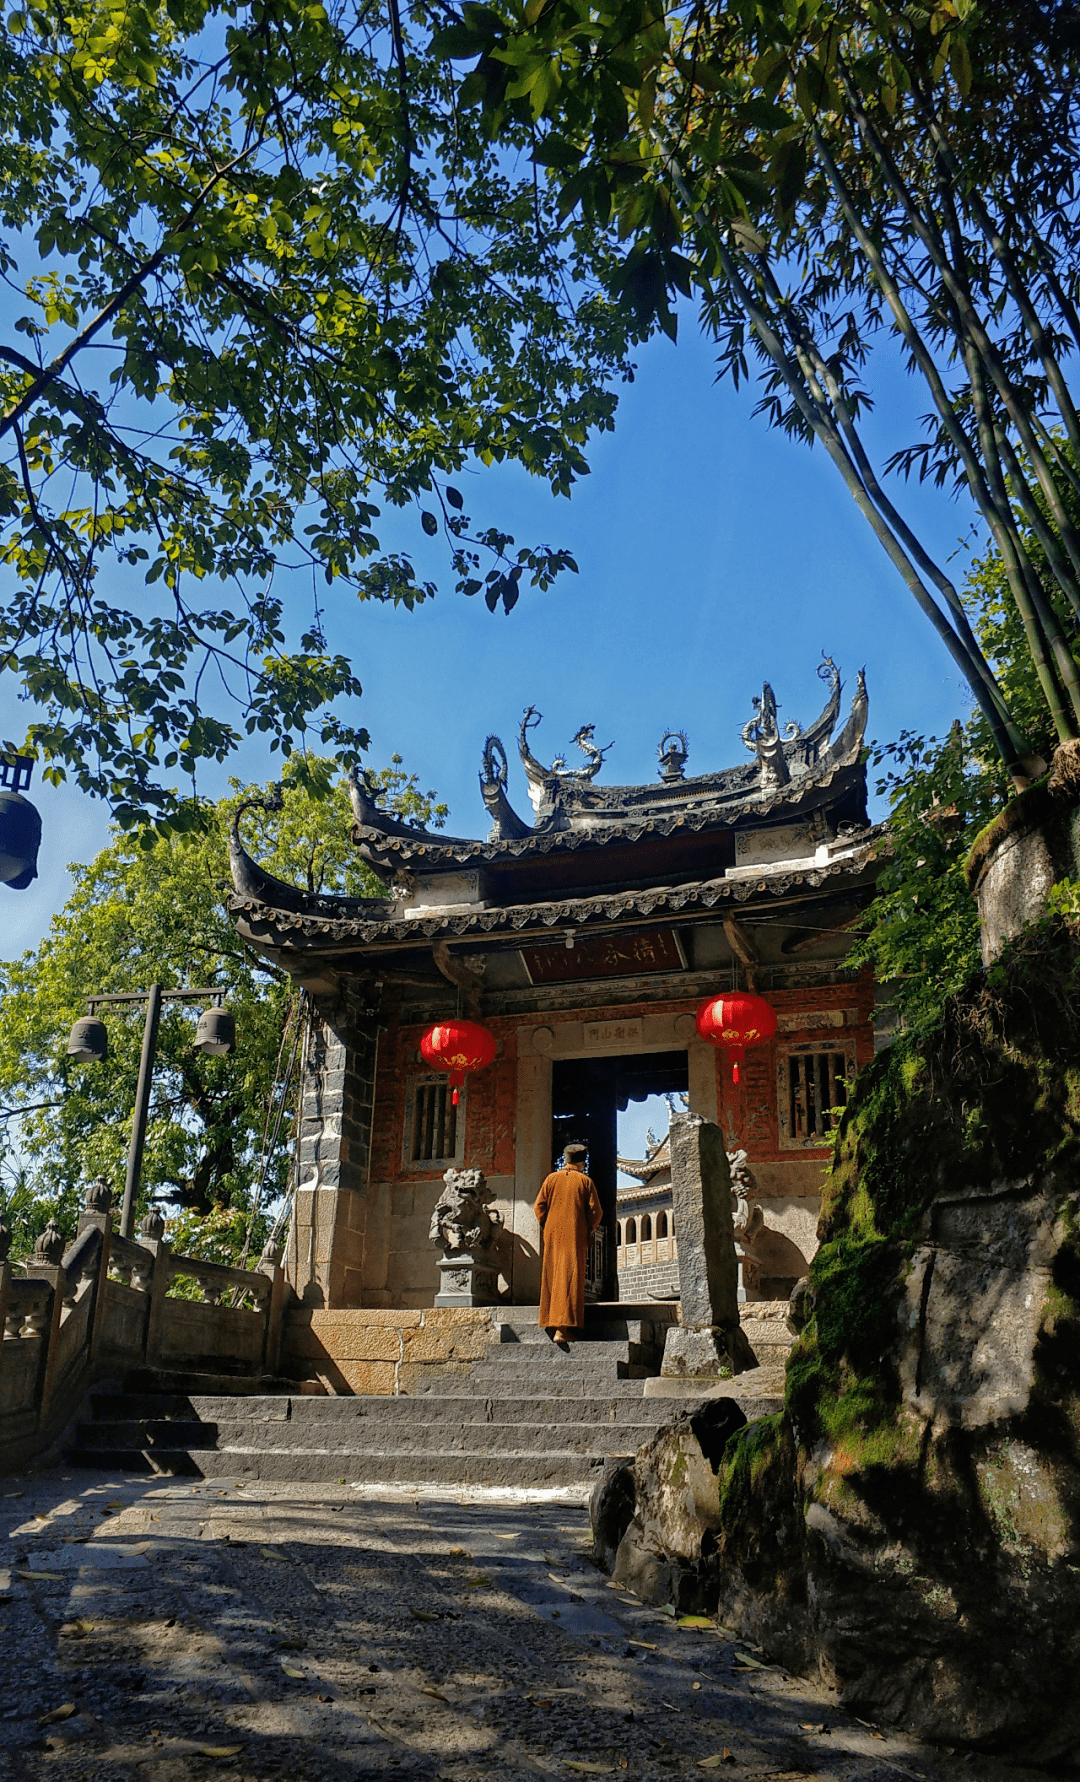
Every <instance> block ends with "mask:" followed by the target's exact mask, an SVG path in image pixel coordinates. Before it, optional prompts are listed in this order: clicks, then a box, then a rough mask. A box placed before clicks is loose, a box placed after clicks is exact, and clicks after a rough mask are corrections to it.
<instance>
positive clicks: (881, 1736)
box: [870, 1732, 885, 1739]
mask: <svg viewBox="0 0 1080 1782" xmlns="http://www.w3.org/2000/svg"><path fill="white" fill-rule="evenodd" d="M870 1737H871V1738H872V1739H884V1737H885V1734H884V1733H879V1732H872V1733H871V1734H870Z"/></svg>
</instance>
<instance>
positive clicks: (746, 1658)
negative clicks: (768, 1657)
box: [735, 1652, 769, 1671]
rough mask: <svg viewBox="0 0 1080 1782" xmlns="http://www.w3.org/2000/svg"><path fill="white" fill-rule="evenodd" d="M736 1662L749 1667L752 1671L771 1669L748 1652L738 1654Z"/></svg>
mask: <svg viewBox="0 0 1080 1782" xmlns="http://www.w3.org/2000/svg"><path fill="white" fill-rule="evenodd" d="M735 1662H736V1664H745V1665H748V1666H749V1668H750V1669H751V1670H752V1671H767V1670H768V1668H769V1667H768V1665H767V1664H762V1662H761V1660H760V1658H751V1657H750V1654H749V1653H748V1652H736V1654H735Z"/></svg>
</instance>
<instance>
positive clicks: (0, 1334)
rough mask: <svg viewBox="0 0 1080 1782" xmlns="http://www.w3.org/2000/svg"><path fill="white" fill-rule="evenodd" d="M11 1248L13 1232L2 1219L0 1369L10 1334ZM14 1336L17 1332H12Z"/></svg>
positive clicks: (0, 1249) (0, 1227)
mask: <svg viewBox="0 0 1080 1782" xmlns="http://www.w3.org/2000/svg"><path fill="white" fill-rule="evenodd" d="M10 1249H11V1232H10V1231H9V1229H8V1227H7V1226H6V1225H5V1224H4V1221H3V1220H2V1219H0V1370H2V1368H3V1365H4V1359H3V1356H4V1338H5V1337H6V1336H7V1334H8V1327H7V1325H8V1299H9V1297H10V1293H9V1290H10V1287H11V1264H10V1262H9V1261H8V1251H9V1250H10ZM11 1334H12V1335H13V1336H14V1335H15V1332H14V1331H12V1333H11Z"/></svg>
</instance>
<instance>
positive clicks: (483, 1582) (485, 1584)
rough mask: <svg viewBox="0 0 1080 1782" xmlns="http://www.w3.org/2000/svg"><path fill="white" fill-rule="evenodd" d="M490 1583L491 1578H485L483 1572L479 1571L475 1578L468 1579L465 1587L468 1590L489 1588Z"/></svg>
mask: <svg viewBox="0 0 1080 1782" xmlns="http://www.w3.org/2000/svg"><path fill="white" fill-rule="evenodd" d="M490 1584H491V1579H490V1578H485V1577H484V1575H483V1573H482V1572H478V1573H477V1575H476V1577H475V1578H469V1579H468V1581H467V1582H466V1585H465V1588H466V1590H487V1589H488V1588H489V1587H490Z"/></svg>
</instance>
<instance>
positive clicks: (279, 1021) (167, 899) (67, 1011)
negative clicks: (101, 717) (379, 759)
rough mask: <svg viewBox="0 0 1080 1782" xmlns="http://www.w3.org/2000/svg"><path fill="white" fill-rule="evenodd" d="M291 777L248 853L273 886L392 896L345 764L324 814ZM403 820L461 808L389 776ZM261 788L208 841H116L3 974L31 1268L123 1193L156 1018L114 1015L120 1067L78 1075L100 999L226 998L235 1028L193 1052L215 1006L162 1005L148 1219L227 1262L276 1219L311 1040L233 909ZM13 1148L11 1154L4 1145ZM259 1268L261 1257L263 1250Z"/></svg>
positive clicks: (19, 1227)
mask: <svg viewBox="0 0 1080 1782" xmlns="http://www.w3.org/2000/svg"><path fill="white" fill-rule="evenodd" d="M295 762H296V758H294V762H291V763H289V764H287V766H286V770H285V781H284V786H283V798H282V806H281V809H280V810H262V809H258V808H256V809H253V810H252V811H250V812H249V813H248V814H247V815H246V816H245V818H244V820H243V821H244V837H245V844H246V845H247V846H248V847H249V848H250V850H251V851H252V852H253V853H254V854H256V855H258V857H259V858H260V860H261V861H262V862H263V864H264V865H265V866H266V867H267V869H268V870H269V871H272V872H274V873H276V874H278V875H279V876H281V877H282V878H285V879H287V880H289V881H290V882H294V883H307V884H308V885H309V886H311V887H312V888H313V889H316V890H325V891H335V892H343V893H345V894H347V895H351V896H367V897H378V896H383V895H385V888H384V887H383V886H382V885H381V883H380V882H379V881H378V880H376V878H375V876H374V874H373V873H371V871H370V869H369V868H368V867H366V866H365V865H364V863H363V862H362V861H360V860H359V859H358V857H357V855H356V853H355V850H354V849H353V848H352V846H351V843H350V839H349V837H350V830H351V825H352V813H351V810H350V807H349V802H348V797H347V793H346V790H345V788H344V786H343V785H342V784H340V783H337V784H334V783H333V776H332V771H331V764H330V763H329V762H320V763H316V764H314V768H313V769H312V768H311V764H309V769H310V770H311V771H312V772H313V773H314V775H315V777H316V778H317V779H319V780H320V781H321V784H320V786H319V787H318V790H319V792H321V793H322V794H323V795H322V796H318V797H316V796H313V795H312V794H311V793H310V792H309V791H308V789H307V786H306V784H304V783H301V781H300V776H299V775H298V774H297V772H296V766H295ZM373 777H374V778H375V780H376V782H377V783H378V784H380V785H381V786H382V787H383V788H384V798H385V802H386V804H387V806H388V808H390V809H391V810H393V811H395V812H396V813H397V814H398V815H400V816H403V817H405V818H406V819H407V820H410V821H418V822H424V823H431V824H433V825H434V826H435V827H438V826H440V825H441V823H442V822H443V820H444V817H445V811H446V807H445V806H444V805H440V804H436V803H435V794H434V793H430V792H429V793H424V792H422V790H421V789H420V788H419V787H418V785H417V783H416V779H415V776H414V775H409V774H406V773H405V771H404V769H403V768H402V766H401V761H400V757H397V756H395V757H394V760H393V764H392V765H391V766H390V767H389V768H387V769H384V770H383V771H382V772H381V773H380V774H377V775H375V776H373ZM258 796H260V788H257V787H254V788H252V787H248V788H241V787H240V786H239V785H237V786H236V789H235V792H234V795H233V796H232V797H230V798H226V799H223V800H221V802H220V803H218V804H216V805H214V806H213V807H211V811H210V816H209V820H208V822H207V824H206V826H205V827H204V829H203V830H202V831H201V832H200V833H198V834H193V835H169V836H164V837H156V838H154V837H152V836H150V835H148V834H146V832H143V838H142V843H143V844H145V843H146V842H148V843H149V844H150V845H141V844H140V840H138V839H136V837H134V836H130V835H123V834H119V835H118V836H117V838H116V839H115V840H114V841H113V842H112V843H111V844H110V845H109V846H108V847H107V848H105V849H103V851H102V852H101V853H100V854H99V855H98V857H97V859H96V860H95V861H94V862H93V863H92V864H91V865H90V866H86V867H76V868H74V869H73V871H74V873H75V889H74V891H73V892H72V895H71V897H70V898H69V900H68V902H67V904H66V905H65V907H64V909H63V910H62V911H61V913H60V914H59V915H58V916H56V917H55V918H54V920H53V923H52V926H51V929H50V932H49V934H48V936H47V937H46V939H45V940H43V941H42V943H41V945H40V946H39V947H38V948H37V949H36V950H35V951H33V952H29V953H26V954H24V955H23V957H22V958H21V959H19V960H15V961H13V962H11V963H9V964H6V965H0V1122H2V1123H0V1135H2V1134H4V1133H6V1135H7V1137H6V1144H5V1145H4V1148H3V1150H0V1170H2V1175H0V1181H2V1186H3V1189H4V1202H5V1205H6V1208H7V1214H8V1219H9V1223H11V1224H12V1225H13V1228H14V1229H15V1231H16V1239H17V1241H16V1251H18V1250H21V1249H25V1248H26V1247H27V1245H28V1244H29V1243H30V1242H31V1241H32V1238H33V1236H34V1234H35V1233H36V1232H37V1231H38V1230H40V1229H41V1227H42V1226H43V1225H44V1224H45V1223H46V1221H47V1219H48V1218H49V1217H50V1215H55V1216H56V1217H57V1218H58V1220H59V1222H60V1223H61V1224H62V1225H63V1226H64V1228H65V1229H66V1230H67V1231H68V1232H72V1231H73V1230H74V1219H75V1214H76V1211H77V1208H78V1206H79V1205H81V1191H82V1188H83V1186H84V1185H85V1183H86V1182H87V1181H88V1180H89V1179H91V1178H92V1177H94V1176H96V1175H98V1174H104V1175H106V1176H107V1177H108V1178H109V1181H110V1183H111V1185H112V1187H113V1191H114V1194H116V1195H117V1196H119V1194H120V1193H121V1192H122V1189H123V1183H124V1171H125V1166H126V1157H127V1147H128V1143H129V1141H130V1137H131V1117H132V1110H133V1107H134V1101H135V1085H136V1079H137V1076H138V1067H139V1051H140V1046H141V1042H142V1029H143V1011H142V1009H141V1008H138V1007H136V1008H133V1009H131V1010H124V1009H123V1008H122V1007H121V1008H119V1009H116V1010H107V1011H104V1016H103V1018H104V1019H105V1022H106V1025H107V1027H108V1033H109V1057H108V1059H107V1061H106V1062H105V1063H104V1064H80V1063H77V1062H75V1061H74V1060H72V1059H69V1058H68V1057H67V1056H66V1054H65V1050H64V1048H65V1045H66V1043H67V1036H68V1034H69V1032H70V1029H71V1024H72V1022H73V1021H74V1020H76V1018H77V1017H78V1016H79V1015H82V1014H84V1013H85V1012H86V999H87V997H88V996H90V995H93V994H97V993H101V994H107V993H110V992H116V991H130V990H141V989H143V988H145V986H146V985H147V984H148V983H151V982H157V983H160V984H162V985H163V986H164V987H165V988H166V989H180V988H183V987H185V986H187V985H192V986H201V985H215V986H217V987H218V988H220V989H222V990H224V991H225V993H226V1000H227V1004H228V1007H229V1008H230V1009H232V1010H233V1012H234V1013H235V1016H236V1028H237V1046H236V1051H235V1053H234V1054H233V1055H232V1056H231V1057H220V1058H213V1057H205V1056H203V1055H202V1054H200V1053H197V1052H194V1051H193V1050H192V1039H193V1034H194V1023H195V1019H196V1016H197V1013H198V1007H199V1005H197V1004H195V1005H188V1006H185V1005H183V1004H176V1003H174V1004H169V1003H166V1004H165V1005H164V1010H163V1013H162V1019H161V1027H160V1033H159V1042H158V1061H157V1068H156V1070H155V1074H154V1093H153V1101H152V1105H151V1114H150V1123H149V1128H148V1132H147V1141H146V1153H145V1159H144V1164H143V1181H142V1190H143V1192H142V1202H141V1207H144V1206H145V1205H146V1204H148V1202H149V1201H151V1200H154V1201H156V1202H160V1203H162V1204H163V1205H166V1206H168V1207H170V1208H171V1209H172V1210H173V1213H174V1216H175V1218H176V1220H177V1226H176V1231H175V1234H174V1235H175V1236H176V1238H177V1241H178V1242H180V1241H183V1242H184V1243H186V1244H188V1245H189V1246H190V1245H192V1244H195V1245H196V1247H197V1248H198V1249H199V1252H200V1253H202V1251H203V1250H206V1249H208V1253H209V1254H211V1255H217V1256H219V1257H221V1258H223V1259H224V1258H225V1257H226V1256H228V1255H230V1254H235V1253H236V1251H237V1250H238V1249H239V1248H240V1247H241V1246H242V1242H243V1232H244V1229H245V1226H246V1219H247V1214H248V1210H249V1208H250V1206H251V1202H252V1195H253V1191H254V1190H255V1189H256V1187H257V1186H259V1187H261V1203H262V1205H263V1206H264V1207H265V1206H267V1205H269V1204H271V1203H272V1202H273V1201H274V1200H275V1199H276V1198H277V1197H278V1196H279V1195H280V1194H281V1193H282V1191H283V1189H284V1187H285V1183H286V1175H287V1171H288V1156H289V1148H290V1141H291V1138H292V1122H293V1117H294V1112H295V1087H296V1082H297V1074H296V1072H295V1070H294V1073H293V1076H292V1083H291V1087H290V1088H289V1090H288V1092H287V1095H286V1103H287V1105H286V1106H285V1108H284V1111H283V1118H282V1123H281V1128H280V1131H279V1134H278V1144H277V1146H276V1148H275V1149H274V1151H273V1155H272V1156H271V1157H270V1159H269V1163H268V1167H267V1170H266V1179H265V1181H263V1182H260V1177H261V1174H262V1161H261V1160H262V1154H263V1148H264V1143H265V1142H266V1140H267V1135H268V1132H269V1133H270V1135H272V1133H273V1128H274V1125H275V1124H276V1117H277V1100H278V1098H279V1097H280V1094H281V1084H282V1080H283V1078H284V1077H285V1075H286V1073H287V1066H288V1062H289V1059H290V1058H292V1057H293V1055H294V1048H295V1041H296V1036H297V1032H298V1027H299V1021H300V1014H299V1000H298V995H297V992H296V991H295V990H294V988H293V987H292V985H291V982H290V981H289V980H287V979H285V978H283V976H282V975H281V974H280V973H278V972H276V971H275V970H274V969H273V968H272V967H271V966H269V965H268V964H267V963H266V962H265V961H264V960H262V959H261V958H260V957H259V956H258V955H257V954H255V953H254V952H253V951H252V950H251V949H250V948H248V947H246V946H245V945H244V943H243V942H242V941H241V940H240V939H239V938H238V936H237V934H236V930H235V927H234V925H233V923H232V921H231V920H230V918H229V917H228V915H227V913H226V911H225V908H224V895H225V892H226V889H227V888H228V864H227V855H226V840H227V832H228V826H229V821H230V819H231V817H232V814H233V811H234V810H235V809H236V807H237V805H238V804H239V803H240V802H241V801H242V800H244V799H247V798H251V797H258ZM2 1142H3V1141H2V1139H0V1143H2ZM256 1254H257V1246H256Z"/></svg>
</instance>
